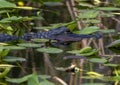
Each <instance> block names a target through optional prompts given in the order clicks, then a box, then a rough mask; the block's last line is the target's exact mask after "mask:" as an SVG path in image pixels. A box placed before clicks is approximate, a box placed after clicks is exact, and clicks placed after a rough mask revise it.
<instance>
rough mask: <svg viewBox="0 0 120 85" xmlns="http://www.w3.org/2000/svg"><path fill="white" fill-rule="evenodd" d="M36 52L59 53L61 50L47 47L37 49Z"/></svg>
mask: <svg viewBox="0 0 120 85" xmlns="http://www.w3.org/2000/svg"><path fill="white" fill-rule="evenodd" d="M37 51H38V52H45V53H61V52H63V50H61V49H58V48H53V47H47V48H38V49H37Z"/></svg>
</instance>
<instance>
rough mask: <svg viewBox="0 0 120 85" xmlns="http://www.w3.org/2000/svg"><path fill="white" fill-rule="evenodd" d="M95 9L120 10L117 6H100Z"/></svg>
mask: <svg viewBox="0 0 120 85" xmlns="http://www.w3.org/2000/svg"><path fill="white" fill-rule="evenodd" d="M95 9H97V10H102V11H119V10H120V8H117V7H98V8H95Z"/></svg>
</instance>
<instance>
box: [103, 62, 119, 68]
mask: <svg viewBox="0 0 120 85" xmlns="http://www.w3.org/2000/svg"><path fill="white" fill-rule="evenodd" d="M104 66H110V67H117V66H119V65H118V64H111V63H107V64H104Z"/></svg>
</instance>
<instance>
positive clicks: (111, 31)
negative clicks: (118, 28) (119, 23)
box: [99, 29, 115, 33]
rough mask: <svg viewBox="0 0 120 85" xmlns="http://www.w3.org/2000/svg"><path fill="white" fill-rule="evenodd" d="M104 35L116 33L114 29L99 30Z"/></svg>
mask: <svg viewBox="0 0 120 85" xmlns="http://www.w3.org/2000/svg"><path fill="white" fill-rule="evenodd" d="M99 31H100V32H102V33H115V30H114V29H109V30H99Z"/></svg>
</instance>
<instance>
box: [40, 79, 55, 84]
mask: <svg viewBox="0 0 120 85" xmlns="http://www.w3.org/2000/svg"><path fill="white" fill-rule="evenodd" d="M40 85H55V84H54V83H52V82H50V81H48V80H44V81H42V82H40Z"/></svg>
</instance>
